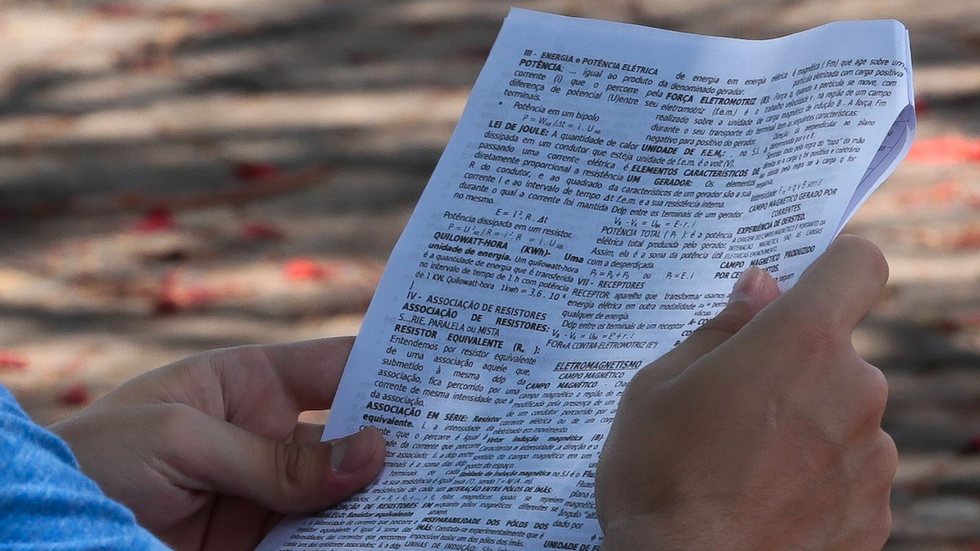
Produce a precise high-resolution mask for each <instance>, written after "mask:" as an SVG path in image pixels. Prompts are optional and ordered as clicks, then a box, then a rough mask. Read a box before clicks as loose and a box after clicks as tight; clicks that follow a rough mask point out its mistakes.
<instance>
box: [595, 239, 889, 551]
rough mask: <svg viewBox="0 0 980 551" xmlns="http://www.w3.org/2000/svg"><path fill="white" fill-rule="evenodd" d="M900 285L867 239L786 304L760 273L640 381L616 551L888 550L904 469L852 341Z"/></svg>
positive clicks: (872, 377)
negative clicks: (884, 293)
mask: <svg viewBox="0 0 980 551" xmlns="http://www.w3.org/2000/svg"><path fill="white" fill-rule="evenodd" d="M887 274H888V268H887V264H886V263H885V261H884V258H883V256H882V255H881V252H880V251H879V250H878V249H877V247H875V246H874V245H873V244H871V243H870V242H868V241H866V240H863V239H860V238H857V237H853V236H842V237H840V238H838V239H837V240H836V241H835V242H834V244H832V245H831V247H830V248H829V249H828V251H827V252H826V253H825V254H824V255H823V256H822V257H821V258H819V259H818V260H817V261H816V262H815V263H814V264H813V265H812V266H811V267H810V268H809V269H808V270H807V271H806V272H805V273H804V274H803V276H802V277H801V279H800V281H799V282H798V283H797V284H796V285H795V286H794V287H793V288H791V289H790V290H788V291H786V293H785V294H783V295H782V296H778V295H779V291H778V289H777V287H776V284H775V282H774V281H773V280H772V278H771V277H769V276H768V274H765V273H764V272H762V271H761V270H751V271H749V272H746V274H743V277H742V278H741V279H740V281H739V282H738V284H737V285H736V288H735V289H734V292H733V296H732V300H731V302H730V303H729V305H728V307H727V308H726V309H725V310H724V311H723V312H722V313H721V314H719V315H718V317H716V318H714V319H713V320H711V321H710V322H709V323H707V324H705V325H704V326H702V327H701V328H700V329H699V330H698V331H695V332H694V334H692V335H691V336H690V337H689V338H688V339H687V340H686V341H685V342H684V343H682V344H681V345H679V346H678V347H677V348H676V349H674V350H673V351H671V352H670V353H668V354H666V355H665V356H664V357H662V358H661V359H659V360H657V361H656V362H654V363H652V364H650V365H649V366H646V367H644V368H643V369H642V370H641V371H640V372H638V373H637V375H636V376H635V377H634V379H633V380H632V381H631V382H630V384H629V385H628V386H627V388H626V389H625V392H624V393H623V396H622V399H621V402H620V406H619V410H618V412H617V415H616V418H615V421H614V423H613V426H612V429H611V431H610V433H609V436H608V438H607V440H606V443H605V446H604V449H603V452H602V456H601V459H600V461H599V465H598V469H597V475H596V502H597V508H598V514H599V520H600V523H601V525H602V528H603V530H604V533H605V542H604V545H603V550H604V551H620V550H629V551H645V550H651V551H652V550H657V551H667V550H670V551H673V550H692V549H712V550H715V551H726V550H739V551H745V550H787V549H793V550H832V549H833V550H838V549H839V550H848V551H854V550H870V549H880V548H881V547H882V546H883V545H884V543H885V541H886V540H887V538H888V533H889V530H890V526H891V514H890V509H889V493H890V488H891V482H892V479H893V478H894V475H895V470H896V466H897V461H898V459H897V453H896V450H895V445H894V442H893V441H892V439H891V438H890V437H889V436H888V434H886V433H885V432H884V431H883V430H882V429H881V418H882V415H883V413H884V409H885V403H886V401H887V395H888V386H887V382H886V381H885V378H884V376H883V375H882V373H881V371H879V370H878V369H877V368H875V367H874V366H872V365H870V364H869V363H867V362H865V361H864V360H863V359H862V358H861V357H860V356H858V354H857V353H856V352H855V350H854V348H853V347H852V345H851V333H852V331H853V330H854V327H855V325H856V324H857V323H858V321H859V320H861V318H862V317H864V315H865V314H866V313H867V312H868V310H869V309H870V308H871V306H872V305H873V303H874V302H875V300H876V299H877V297H878V296H879V294H880V292H881V290H882V288H883V287H884V284H885V281H886V279H887Z"/></svg>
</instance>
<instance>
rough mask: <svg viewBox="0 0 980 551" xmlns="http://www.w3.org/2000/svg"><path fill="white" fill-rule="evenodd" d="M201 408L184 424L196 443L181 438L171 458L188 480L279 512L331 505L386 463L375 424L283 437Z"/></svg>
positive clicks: (369, 477)
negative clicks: (314, 436) (313, 438)
mask: <svg viewBox="0 0 980 551" xmlns="http://www.w3.org/2000/svg"><path fill="white" fill-rule="evenodd" d="M194 411H195V412H196V410H194ZM196 413H199V414H200V418H198V419H194V420H192V421H193V423H190V422H187V423H184V427H189V430H192V431H193V432H192V434H190V435H188V436H189V438H191V439H193V440H194V442H192V443H188V442H179V443H178V444H183V445H179V446H177V447H176V449H175V453H176V454H177V457H172V458H171V459H172V460H173V463H175V464H176V465H175V466H176V467H177V469H178V470H179V471H180V472H181V473H182V474H183V475H184V476H186V477H187V478H189V479H190V480H188V481H187V482H188V483H189V485H190V486H191V487H193V488H194V489H200V490H206V491H213V492H217V493H221V494H228V495H234V496H238V497H242V498H245V499H249V500H251V501H254V502H255V503H258V504H260V505H262V506H265V507H267V508H269V509H271V510H274V511H277V512H281V513H304V512H310V511H315V510H319V509H324V508H326V507H330V506H331V505H334V504H335V503H338V502H340V501H342V500H344V499H346V498H347V497H350V496H351V495H353V494H354V493H355V492H357V491H358V490H360V489H362V488H363V487H365V486H367V485H368V484H369V483H370V482H371V481H373V480H374V479H375V478H377V476H378V474H379V473H380V472H381V468H382V466H383V465H384V458H385V444H384V438H383V436H382V435H381V431H379V430H378V429H376V428H373V427H368V428H366V429H363V430H361V431H360V432H357V433H354V434H352V435H349V436H345V437H343V438H338V439H335V440H330V441H327V442H313V443H300V442H280V441H275V440H270V439H267V438H263V437H261V436H258V435H255V434H253V433H251V432H248V431H246V430H244V429H242V428H240V427H237V426H235V425H232V424H230V423H226V422H224V421H221V420H219V419H215V418H213V417H211V416H209V415H207V414H204V413H201V412H196ZM195 427H196V428H195ZM180 449H183V450H191V452H190V453H187V452H184V453H181V452H180V451H178V450H180Z"/></svg>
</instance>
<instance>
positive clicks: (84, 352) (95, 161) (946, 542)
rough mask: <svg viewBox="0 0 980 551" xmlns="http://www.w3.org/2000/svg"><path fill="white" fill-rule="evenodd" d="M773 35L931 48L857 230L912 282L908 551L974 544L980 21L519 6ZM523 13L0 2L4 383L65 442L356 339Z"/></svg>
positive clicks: (222, 2)
mask: <svg viewBox="0 0 980 551" xmlns="http://www.w3.org/2000/svg"><path fill="white" fill-rule="evenodd" d="M514 3H515V4H520V5H522V6H525V7H530V8H535V9H541V10H546V11H554V12H558V13H564V14H569V15H580V16H589V17H601V18H607V19H615V20H623V21H633V22H638V23H642V24H647V25H653V26H660V27H666V28H671V29H675V30H682V31H692V32H700V33H707V34H720V35H729V36H741V37H747V38H766V37H772V36H778V35H783V34H787V33H790V32H793V31H797V30H801V29H803V28H807V27H811V26H814V25H817V24H820V23H823V22H825V21H827V20H830V19H846V18H879V17H893V18H897V19H900V20H902V21H903V22H904V23H905V24H906V25H907V26H908V27H909V29H910V30H911V33H912V43H913V58H914V60H915V68H916V81H915V84H916V90H917V97H918V112H919V134H918V140H917V144H916V146H915V149H914V150H913V152H912V155H911V156H910V158H909V159H908V160H907V161H906V162H905V163H904V165H903V166H902V167H901V168H900V169H899V171H898V172H897V173H896V174H895V175H894V177H892V178H891V180H890V181H889V182H888V183H887V184H886V185H885V186H884V187H883V189H882V190H881V191H879V192H878V193H877V194H876V195H875V196H874V197H873V198H872V199H871V200H870V201H869V202H868V203H867V205H866V206H865V207H864V208H863V209H862V210H861V211H860V212H859V214H858V215H857V217H856V218H855V219H854V221H853V222H852V224H851V225H850V227H849V231H851V232H855V233H859V234H862V235H865V236H867V237H869V238H871V239H873V240H875V241H876V242H877V243H878V244H879V245H880V246H881V247H882V248H883V249H884V251H885V253H886V255H887V256H888V258H889V261H890V263H891V267H892V277H891V281H890V283H889V286H888V289H887V293H886V296H885V297H884V298H883V299H882V301H881V303H880V305H879V306H878V308H877V309H876V310H875V311H874V313H873V314H872V315H871V316H870V317H869V318H868V319H867V320H866V322H865V323H864V324H863V325H862V327H861V329H860V331H859V333H858V335H857V338H856V344H857V346H858V348H859V349H860V351H861V352H863V353H864V354H865V355H866V357H868V359H869V360H871V361H872V362H874V363H876V364H877V365H879V366H881V367H882V368H883V369H884V370H885V371H886V373H887V375H888V376H889V379H890V382H891V385H892V395H891V396H892V397H891V402H890V405H889V411H888V414H887V417H886V419H885V424H886V428H887V429H888V430H889V431H890V432H891V433H892V434H893V435H894V437H895V439H896V441H897V443H898V446H899V449H900V452H901V457H902V460H901V467H900V470H899V473H898V478H897V480H896V482H895V489H894V493H893V494H894V495H893V499H894V510H895V528H894V533H893V537H892V541H891V542H890V544H889V547H888V548H889V549H892V550H906V549H908V550H911V549H929V550H944V549H951V550H952V549H963V550H967V549H969V550H978V549H980V216H978V214H980V4H977V2H976V0H942V1H941V2H919V1H914V0H864V1H861V0H826V1H819V2H816V1H812V2H806V1H803V0H746V1H729V0H660V1H653V0H651V1H626V0H619V1H610V2H597V1H586V0H581V1H572V0H566V1H559V0H555V1H539V2H514ZM508 5H509V3H508V2H500V1H489V0H471V1H466V0H404V1H380V0H350V1H339V0H338V1H319V2H317V1H311V0H277V1H275V2H254V1H253V2H248V1H245V0H184V1H180V0H156V1H149V0H147V1H135V0H134V1H130V2H118V3H105V2H87V1H80V0H79V1H72V0H49V1H11V0H6V1H4V0H0V383H3V384H5V385H7V386H9V387H11V388H12V389H13V390H14V392H15V393H16V394H17V396H18V397H19V398H20V400H21V401H22V402H23V404H24V406H25V408H26V409H27V410H28V411H29V412H30V413H31V415H33V416H34V417H35V418H36V419H37V420H38V421H39V422H41V423H49V422H51V421H54V420H56V419H58V418H60V417H63V416H65V415H67V414H70V413H71V412H72V411H75V410H76V409H77V408H79V407H82V406H84V404H86V403H87V402H89V401H91V400H92V399H94V398H97V397H98V396H99V395H101V394H104V393H105V392H107V391H109V390H110V389H112V388H113V387H114V386H115V385H117V384H119V383H120V382H121V381H123V380H126V379H128V378H130V377H132V376H133V375H135V374H137V373H140V372H142V371H144V370H148V369H151V368H153V367H156V366H159V365H162V364H164V363H167V362H169V361H172V360H174V359H177V358H180V357H183V356H186V355H189V354H192V353H195V352H199V351H202V350H204V349H208V348H214V347H221V346H229V345H235V344H243V343H255V342H271V341H286V340H293V339H302V338H310V337H320V336H329V335H339V334H351V333H355V332H356V331H357V327H358V324H359V322H360V318H361V314H362V312H363V311H364V309H365V308H366V306H367V303H368V301H369V300H370V297H371V294H372V291H373V289H374V286H375V284H376V283H377V281H378V278H379V277H380V274H381V271H382V268H383V266H384V262H385V259H386V255H387V253H388V251H389V250H390V248H391V246H392V245H393V244H394V241H395V239H396V238H397V236H398V234H399V232H400V231H401V228H402V226H403V224H404V223H405V221H406V220H407V217H408V215H409V214H410V212H411V209H412V207H413V205H414V202H415V200H416V198H417V196H418V195H419V193H420V192H421V190H422V187H423V186H424V184H425V182H426V180H427V178H428V175H429V172H430V171H431V169H432V168H433V167H434V165H435V162H436V160H437V159H438V156H439V154H440V152H441V150H442V148H443V146H444V145H445V143H446V141H447V140H448V137H449V134H450V132H451V130H452V128H453V125H454V122H455V120H456V118H457V117H458V115H459V113H460V112H461V110H462V107H463V104H464V102H465V100H466V96H467V93H468V91H469V87H470V86H471V84H472V82H473V80H474V79H475V77H476V74H477V72H478V70H479V68H480V67H481V66H482V63H483V61H484V59H485V57H486V54H487V52H488V51H489V48H490V45H491V43H492V41H493V39H494V37H495V35H496V32H497V30H498V28H499V26H500V23H501V21H502V18H503V16H504V14H505V13H506V10H507V7H508Z"/></svg>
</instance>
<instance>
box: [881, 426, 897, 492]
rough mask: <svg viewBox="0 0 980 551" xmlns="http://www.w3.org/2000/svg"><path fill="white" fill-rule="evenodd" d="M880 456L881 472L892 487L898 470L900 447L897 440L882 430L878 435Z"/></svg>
mask: <svg viewBox="0 0 980 551" xmlns="http://www.w3.org/2000/svg"><path fill="white" fill-rule="evenodd" d="M878 440H879V442H878V454H877V455H878V458H877V462H878V464H879V468H880V472H881V474H882V476H883V478H884V479H885V482H886V483H887V485H888V486H889V487H890V486H891V483H892V481H893V480H894V479H895V473H896V472H898V447H897V446H896V445H895V440H893V439H892V437H891V436H890V435H889V434H888V433H887V432H885V431H880V433H879V436H878Z"/></svg>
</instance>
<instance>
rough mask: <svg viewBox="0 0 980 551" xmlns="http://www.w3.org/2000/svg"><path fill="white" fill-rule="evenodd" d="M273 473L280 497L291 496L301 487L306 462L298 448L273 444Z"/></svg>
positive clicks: (286, 444) (287, 444)
mask: <svg viewBox="0 0 980 551" xmlns="http://www.w3.org/2000/svg"><path fill="white" fill-rule="evenodd" d="M272 454H273V457H272V463H273V472H275V473H276V483H277V484H278V486H279V489H280V492H281V494H282V495H291V494H292V493H294V491H295V490H297V489H299V488H302V487H303V480H304V474H305V469H306V462H305V461H304V458H303V453H302V449H301V448H300V446H297V445H294V444H290V443H286V442H275V443H274V445H273V446H272Z"/></svg>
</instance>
